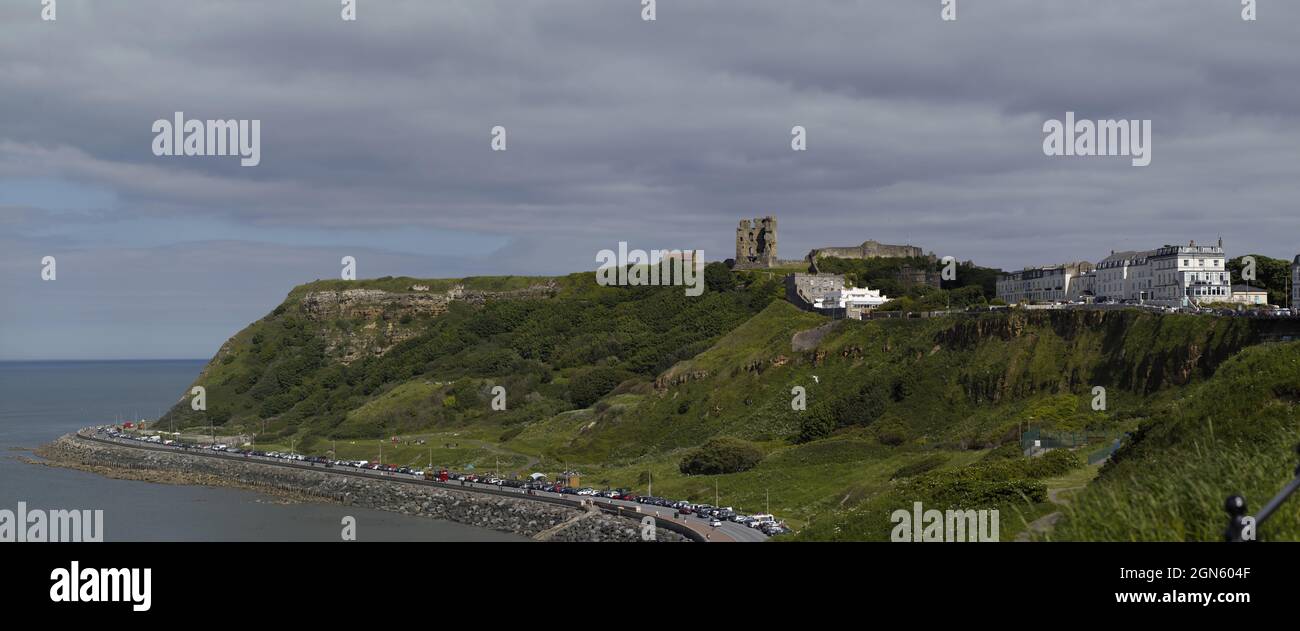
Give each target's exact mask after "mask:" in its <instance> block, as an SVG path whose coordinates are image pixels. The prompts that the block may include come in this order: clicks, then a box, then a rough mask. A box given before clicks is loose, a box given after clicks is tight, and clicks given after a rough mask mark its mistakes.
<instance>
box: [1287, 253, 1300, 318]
mask: <svg viewBox="0 0 1300 631" xmlns="http://www.w3.org/2000/svg"><path fill="white" fill-rule="evenodd" d="M1296 305H1300V254H1297V255H1296V257H1295V260H1293V261H1291V304H1289V305H1287V306H1288V307H1290V308H1292V309H1294V308H1296Z"/></svg>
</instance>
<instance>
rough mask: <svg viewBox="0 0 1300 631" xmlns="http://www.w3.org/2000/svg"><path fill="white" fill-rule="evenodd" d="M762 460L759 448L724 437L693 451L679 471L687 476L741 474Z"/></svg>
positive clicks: (712, 440) (679, 467) (681, 464)
mask: <svg viewBox="0 0 1300 631" xmlns="http://www.w3.org/2000/svg"><path fill="white" fill-rule="evenodd" d="M762 459H763V452H762V451H761V450H760V449H759V448H758V447H755V446H754V445H752V444H750V443H748V442H746V441H743V440H740V439H738V438H731V437H726V436H724V437H720V438H713V439H710V440H709V442H707V443H704V445H703V446H701V447H699V448H698V449H693V450H691V451H690V453H687V454H686V456H685V457H683V458H682V461H681V463H680V464H679V465H678V469H680V470H681V472H682V473H685V474H686V475H715V474H719V473H739V472H741V471H748V470H750V469H753V468H754V466H755V465H757V464H758V463H759V461H761V460H762Z"/></svg>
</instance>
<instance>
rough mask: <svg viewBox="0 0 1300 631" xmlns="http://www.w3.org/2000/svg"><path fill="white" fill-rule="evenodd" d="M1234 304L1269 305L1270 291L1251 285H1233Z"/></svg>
mask: <svg viewBox="0 0 1300 631" xmlns="http://www.w3.org/2000/svg"><path fill="white" fill-rule="evenodd" d="M1231 301H1232V302H1235V303H1239V304H1243V305H1262V306H1266V305H1268V290H1267V289H1262V288H1260V287H1251V286H1250V285H1233V286H1232V300H1231Z"/></svg>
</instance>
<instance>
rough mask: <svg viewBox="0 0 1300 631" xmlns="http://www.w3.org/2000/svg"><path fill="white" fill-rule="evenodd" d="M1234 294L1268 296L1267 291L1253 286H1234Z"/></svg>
mask: <svg viewBox="0 0 1300 631" xmlns="http://www.w3.org/2000/svg"><path fill="white" fill-rule="evenodd" d="M1232 293H1234V294H1266V293H1268V290H1267V289H1264V288H1263V287H1253V286H1251V285H1233V286H1232Z"/></svg>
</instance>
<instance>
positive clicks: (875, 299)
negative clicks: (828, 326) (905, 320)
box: [813, 287, 889, 318]
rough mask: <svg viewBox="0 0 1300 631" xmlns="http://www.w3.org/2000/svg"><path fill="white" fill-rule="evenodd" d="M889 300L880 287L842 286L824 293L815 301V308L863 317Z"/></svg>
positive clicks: (847, 315)
mask: <svg viewBox="0 0 1300 631" xmlns="http://www.w3.org/2000/svg"><path fill="white" fill-rule="evenodd" d="M886 302H889V297H888V296H885V295H882V294H881V293H880V290H879V289H868V288H866V287H842V288H840V289H835V290H832V291H829V292H827V293H825V294H822V295H821V296H820V297H818V298H816V299H815V300H814V301H813V308H814V309H819V310H824V311H836V310H838V311H843V312H844V315H845V317H849V318H861V317H862V314H863V313H864V312H867V311H871V310H872V309H875V308H876V307H879V306H880V305H883V304H885V303H886Z"/></svg>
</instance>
